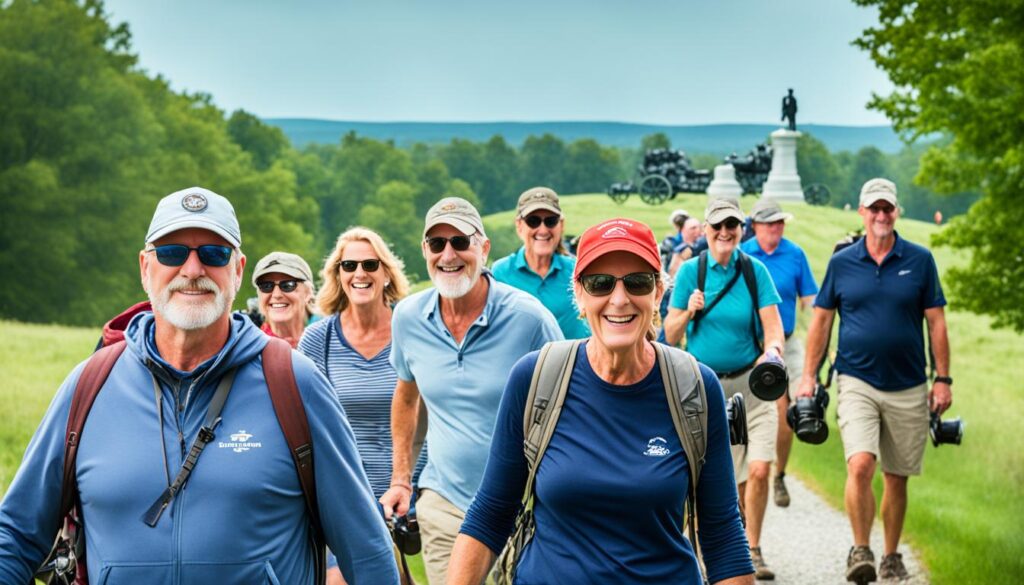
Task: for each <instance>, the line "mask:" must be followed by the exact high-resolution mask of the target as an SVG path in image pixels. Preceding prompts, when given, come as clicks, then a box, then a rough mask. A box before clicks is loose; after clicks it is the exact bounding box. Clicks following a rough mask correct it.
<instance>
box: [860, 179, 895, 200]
mask: <svg viewBox="0 0 1024 585" xmlns="http://www.w3.org/2000/svg"><path fill="white" fill-rule="evenodd" d="M876 201H887V202H889V203H890V204H891V205H892V206H893V207H897V206H898V204H897V203H896V183H893V182H892V181H890V180H889V179H882V178H875V179H871V180H870V181H868V182H867V183H864V186H863V187H861V188H860V206H861V207H871V205H872V204H873V203H874V202H876Z"/></svg>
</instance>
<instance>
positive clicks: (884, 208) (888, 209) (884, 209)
mask: <svg viewBox="0 0 1024 585" xmlns="http://www.w3.org/2000/svg"><path fill="white" fill-rule="evenodd" d="M868 211H870V212H871V213H873V214H874V215H878V214H879V213H884V214H885V215H889V214H891V213H895V212H896V208H895V207H893V206H892V205H872V206H871V207H868Z"/></svg>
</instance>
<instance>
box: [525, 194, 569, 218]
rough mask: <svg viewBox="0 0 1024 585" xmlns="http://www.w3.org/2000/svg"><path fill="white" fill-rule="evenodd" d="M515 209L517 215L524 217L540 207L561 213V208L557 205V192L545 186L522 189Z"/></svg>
mask: <svg viewBox="0 0 1024 585" xmlns="http://www.w3.org/2000/svg"><path fill="white" fill-rule="evenodd" d="M516 209H517V210H518V212H519V217H526V216H527V215H530V214H531V213H533V212H534V211H538V210H541V209H544V210H546V211H550V212H551V213H556V214H558V215H562V208H561V207H560V206H559V205H558V193H555V191H554V189H549V188H547V187H531V188H529V189H527V190H526V191H523V193H522V195H520V196H519V204H518V205H517V207H516Z"/></svg>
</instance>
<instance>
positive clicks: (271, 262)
mask: <svg viewBox="0 0 1024 585" xmlns="http://www.w3.org/2000/svg"><path fill="white" fill-rule="evenodd" d="M252 284H253V286H255V287H256V290H258V291H259V309H260V314H262V315H263V325H262V327H261V329H262V330H263V332H264V333H266V334H267V335H271V336H273V337H280V338H281V339H284V340H285V341H287V342H288V343H290V344H291V346H292V347H297V346H298V345H299V338H300V337H302V332H303V331H305V330H306V325H307V324H308V323H309V322H310V319H311V318H312V317H313V316H314V315H315V313H316V311H315V306H314V304H313V297H314V295H315V291H314V289H313V271H312V270H310V269H309V264H307V263H306V261H305V260H303V259H302V257H300V256H297V255H295V254H289V253H288V252H271V253H270V254H267V255H266V256H264V257H263V258H261V259H260V261H259V262H257V263H256V270H254V271H253V273H252Z"/></svg>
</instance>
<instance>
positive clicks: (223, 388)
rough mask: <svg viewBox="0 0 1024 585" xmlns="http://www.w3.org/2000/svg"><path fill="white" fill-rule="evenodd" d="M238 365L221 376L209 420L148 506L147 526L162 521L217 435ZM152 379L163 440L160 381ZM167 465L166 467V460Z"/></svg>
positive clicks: (209, 412) (145, 517)
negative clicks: (221, 414) (200, 456)
mask: <svg viewBox="0 0 1024 585" xmlns="http://www.w3.org/2000/svg"><path fill="white" fill-rule="evenodd" d="M235 371H236V369H235V368H232V369H230V370H228V372H227V373H226V374H224V376H223V377H222V378H221V379H220V383H219V384H218V385H217V391H216V392H215V393H214V395H213V399H212V400H211V401H210V406H209V407H208V408H207V409H206V420H205V421H204V422H203V426H202V427H200V429H199V433H197V434H196V438H195V440H194V441H192V448H191V449H189V452H188V455H187V456H186V457H185V460H184V461H183V462H182V464H181V470H180V471H178V475H177V477H175V478H174V481H173V482H172V483H171V484H170V485H168V486H167V488H166V489H164V491H163V493H162V494H160V497H158V498H157V499H156V501H155V502H153V505H152V506H150V507H149V509H148V510H146V513H145V514H143V515H142V521H143V522H145V523H146V524H147V525H148V526H150V527H151V528H152V527H155V526H156V525H157V523H158V522H160V516H161V515H162V514H163V513H164V509H166V508H167V506H168V505H170V503H171V500H173V499H174V496H175V495H177V494H178V492H180V491H181V489H182V488H183V487H184V486H185V482H186V481H188V477H189V475H191V474H192V469H193V468H194V467H195V466H196V463H197V462H198V461H199V455H200V454H201V453H202V452H203V449H205V448H206V445H207V444H208V443H210V441H213V439H214V438H216V435H215V434H214V430H216V429H217V426H218V425H219V424H220V411H221V410H222V409H223V408H224V403H225V402H227V399H228V393H229V392H231V385H232V382H234V380H235ZM150 377H151V378H152V379H153V392H154V394H155V396H156V407H157V416H158V418H159V420H160V442H161V444H162V443H163V436H164V428H163V399H162V393H161V391H160V383H159V382H157V380H156V377H155V376H153V375H152V374H150ZM162 451H163V452H164V457H165V458H166V453H167V449H166V447H164V448H163V449H162ZM164 469H167V467H166V464H165V466H164Z"/></svg>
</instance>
